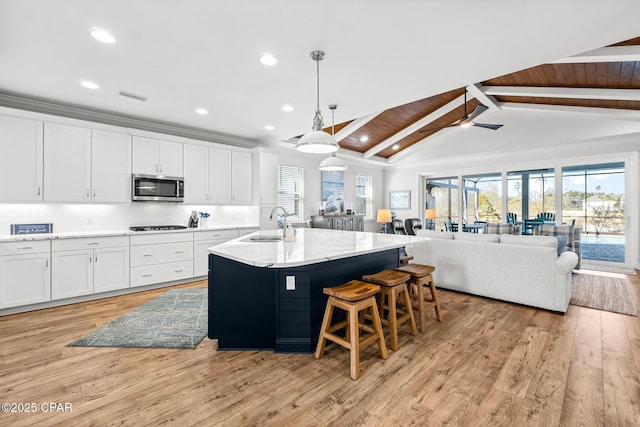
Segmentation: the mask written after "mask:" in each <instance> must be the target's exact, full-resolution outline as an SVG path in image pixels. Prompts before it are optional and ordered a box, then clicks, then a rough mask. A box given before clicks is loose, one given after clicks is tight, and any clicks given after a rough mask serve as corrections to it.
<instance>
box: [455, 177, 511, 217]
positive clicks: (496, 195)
mask: <svg viewBox="0 0 640 427" xmlns="http://www.w3.org/2000/svg"><path fill="white" fill-rule="evenodd" d="M462 179H463V181H464V199H463V203H464V205H463V206H464V210H465V211H464V218H465V219H466V221H467V224H473V223H474V222H475V221H486V222H501V221H502V216H503V215H502V174H499V173H493V174H484V175H475V176H465V177H463V178H462Z"/></svg>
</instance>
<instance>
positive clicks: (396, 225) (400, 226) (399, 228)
mask: <svg viewBox="0 0 640 427" xmlns="http://www.w3.org/2000/svg"><path fill="white" fill-rule="evenodd" d="M391 230H392V231H393V232H394V233H395V234H407V232H406V230H405V228H404V222H403V221H402V220H401V219H394V220H392V221H391Z"/></svg>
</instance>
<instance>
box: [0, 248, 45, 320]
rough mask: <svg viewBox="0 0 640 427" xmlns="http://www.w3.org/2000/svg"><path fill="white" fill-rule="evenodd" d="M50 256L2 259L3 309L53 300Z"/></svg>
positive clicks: (0, 300) (0, 301) (0, 286)
mask: <svg viewBox="0 0 640 427" xmlns="http://www.w3.org/2000/svg"><path fill="white" fill-rule="evenodd" d="M49 271H50V270H49V254H48V253H44V254H43V253H39V254H27V255H10V256H0V308H7V307H17V306H20V305H27V304H35V303H38V302H45V301H50V300H51V275H50V274H49Z"/></svg>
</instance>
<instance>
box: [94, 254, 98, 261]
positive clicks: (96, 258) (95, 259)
mask: <svg viewBox="0 0 640 427" xmlns="http://www.w3.org/2000/svg"><path fill="white" fill-rule="evenodd" d="M94 261H95V262H98V254H96V256H95V258H94Z"/></svg>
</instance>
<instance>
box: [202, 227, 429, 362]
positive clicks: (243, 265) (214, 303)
mask: <svg viewBox="0 0 640 427" xmlns="http://www.w3.org/2000/svg"><path fill="white" fill-rule="evenodd" d="M266 234H268V235H269V236H266ZM273 234H274V231H268V232H266V231H262V232H256V233H253V234H250V235H248V236H243V237H240V238H238V239H234V240H231V241H229V242H226V243H222V244H220V245H217V246H213V247H211V248H209V252H210V254H209V338H212V339H217V340H218V348H219V349H221V350H274V351H276V352H283V353H311V352H313V351H314V350H315V346H316V343H317V340H318V331H319V330H320V324H321V322H322V316H323V313H324V307H325V304H326V299H327V297H326V295H324V294H323V292H322V289H323V288H325V287H331V286H337V285H340V284H343V283H345V282H348V281H349V280H353V279H360V278H361V277H362V275H363V274H372V273H377V272H378V271H380V270H383V269H385V268H396V267H398V263H399V256H400V250H401V248H403V247H405V246H407V245H410V244H411V243H412V242H415V241H419V240H424V239H426V238H425V237H416V236H403V235H396V234H379V233H367V232H357V231H337V230H325V229H315V228H303V229H297V236H296V238H295V241H293V242H287V241H283V240H277V241H269V240H259V239H269V237H270V236H272V235H273Z"/></svg>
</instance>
